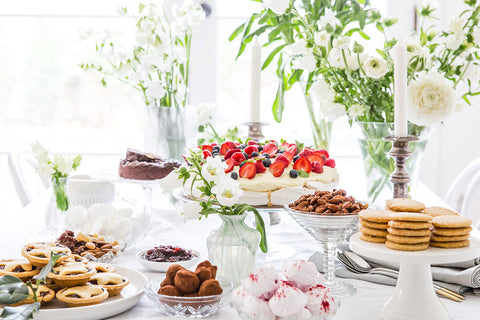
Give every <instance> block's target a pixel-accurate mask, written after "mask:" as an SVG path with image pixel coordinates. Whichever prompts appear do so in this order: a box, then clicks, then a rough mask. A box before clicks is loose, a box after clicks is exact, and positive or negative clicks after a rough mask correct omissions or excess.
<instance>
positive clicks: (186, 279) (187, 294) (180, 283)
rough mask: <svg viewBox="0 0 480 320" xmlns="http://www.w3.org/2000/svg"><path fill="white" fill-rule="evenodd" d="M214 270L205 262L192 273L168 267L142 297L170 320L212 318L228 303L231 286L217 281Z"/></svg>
mask: <svg viewBox="0 0 480 320" xmlns="http://www.w3.org/2000/svg"><path fill="white" fill-rule="evenodd" d="M216 274H217V266H214V265H212V264H211V263H210V262H209V261H208V260H206V261H203V262H201V263H199V264H198V265H197V267H196V269H195V271H190V270H187V269H185V268H184V267H182V266H181V265H178V264H174V265H171V266H170V267H169V268H168V270H167V272H166V274H165V277H161V278H156V279H152V280H150V281H149V282H147V284H146V285H145V293H146V295H147V297H148V298H149V299H150V301H152V302H153V304H154V305H155V306H156V307H157V309H158V310H159V311H160V312H161V313H163V314H166V315H169V316H173V317H187V318H204V317H209V316H211V315H213V314H215V313H216V312H217V311H218V310H219V309H220V308H222V307H223V305H224V304H225V303H226V302H227V301H228V300H229V299H230V296H231V294H232V291H233V282H231V281H230V280H227V279H225V278H221V277H217V276H216Z"/></svg>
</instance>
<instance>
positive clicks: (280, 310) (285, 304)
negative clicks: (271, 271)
mask: <svg viewBox="0 0 480 320" xmlns="http://www.w3.org/2000/svg"><path fill="white" fill-rule="evenodd" d="M306 303H307V297H306V295H305V294H304V293H303V292H302V290H300V289H298V288H295V287H294V286H291V285H289V284H288V283H286V282H283V283H282V285H281V286H280V287H279V288H278V289H277V291H275V294H274V295H273V297H272V298H271V299H270V301H269V302H268V304H269V305H270V309H272V312H273V313H274V314H275V315H276V316H279V317H290V316H292V315H294V314H296V313H298V312H300V311H301V310H302V309H303V308H304V307H305V305H306Z"/></svg>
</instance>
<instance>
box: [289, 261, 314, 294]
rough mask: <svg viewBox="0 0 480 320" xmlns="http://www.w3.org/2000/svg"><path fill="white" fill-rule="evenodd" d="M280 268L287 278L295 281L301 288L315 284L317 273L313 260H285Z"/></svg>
mask: <svg viewBox="0 0 480 320" xmlns="http://www.w3.org/2000/svg"><path fill="white" fill-rule="evenodd" d="M282 269H283V274H284V275H285V276H286V277H287V279H288V280H290V281H293V282H295V284H296V285H297V287H299V288H300V289H301V290H304V289H306V288H308V287H310V286H312V285H313V284H315V281H316V277H317V275H318V274H319V273H318V271H317V267H316V266H315V264H313V262H310V261H305V260H299V259H297V260H290V261H285V263H284V264H283V267H282Z"/></svg>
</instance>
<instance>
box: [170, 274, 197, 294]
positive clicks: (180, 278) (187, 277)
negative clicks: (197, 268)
mask: <svg viewBox="0 0 480 320" xmlns="http://www.w3.org/2000/svg"><path fill="white" fill-rule="evenodd" d="M174 283H175V287H177V289H178V290H180V291H181V292H183V293H192V292H195V291H197V289H198V286H199V285H200V280H199V279H198V277H197V275H196V274H195V272H192V271H189V270H179V271H178V272H177V274H176V275H175V280H174Z"/></svg>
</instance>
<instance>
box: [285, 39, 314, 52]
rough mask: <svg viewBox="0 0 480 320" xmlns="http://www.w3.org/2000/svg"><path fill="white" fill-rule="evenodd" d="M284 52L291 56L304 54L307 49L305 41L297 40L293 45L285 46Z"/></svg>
mask: <svg viewBox="0 0 480 320" xmlns="http://www.w3.org/2000/svg"><path fill="white" fill-rule="evenodd" d="M286 50H287V52H288V53H289V54H290V55H292V56H293V55H297V54H306V53H307V52H308V50H309V49H308V48H307V41H305V39H303V38H297V39H295V42H294V43H292V44H291V45H289V46H287V48H286Z"/></svg>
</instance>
